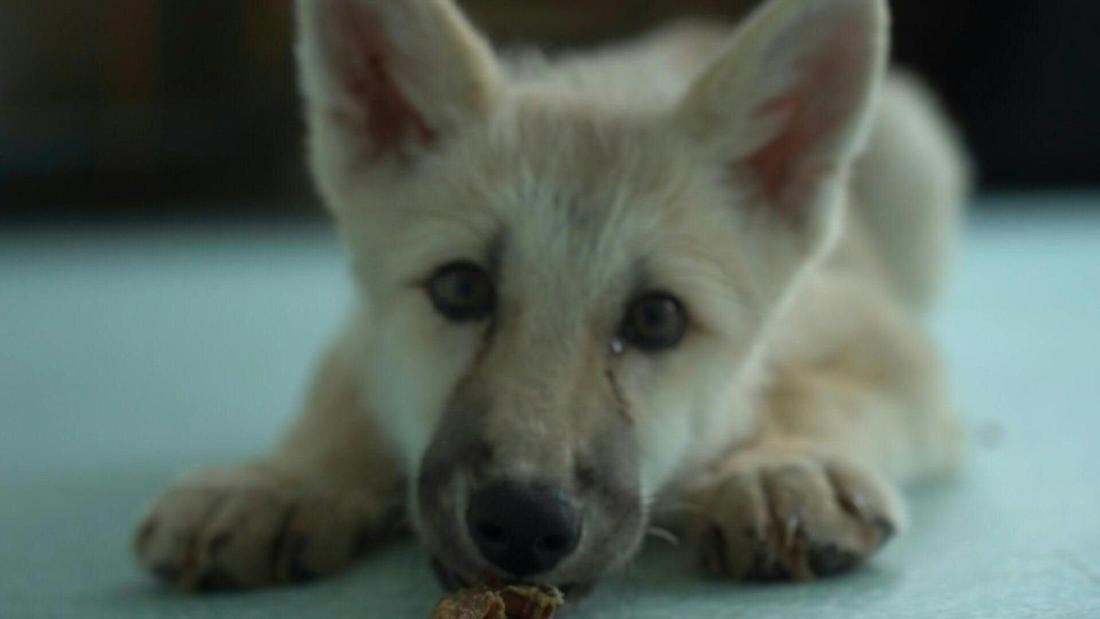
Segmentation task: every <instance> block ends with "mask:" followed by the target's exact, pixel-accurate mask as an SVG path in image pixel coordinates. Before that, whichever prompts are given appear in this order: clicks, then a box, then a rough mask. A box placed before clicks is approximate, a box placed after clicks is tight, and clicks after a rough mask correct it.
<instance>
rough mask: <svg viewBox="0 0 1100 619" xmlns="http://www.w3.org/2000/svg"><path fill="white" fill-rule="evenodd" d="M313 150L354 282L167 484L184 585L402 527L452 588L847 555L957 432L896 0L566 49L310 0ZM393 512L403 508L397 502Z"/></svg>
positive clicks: (307, 560)
mask: <svg viewBox="0 0 1100 619" xmlns="http://www.w3.org/2000/svg"><path fill="white" fill-rule="evenodd" d="M298 23H299V35H298V36H299V38H298V48H297V54H298V61H299V65H300V71H301V91H302V93H303V97H304V101H305V109H306V117H307V119H308V125H309V161H310V165H311V168H312V172H313V175H314V178H315V179H316V183H317V186H318V188H319V191H320V194H321V196H322V197H323V199H324V202H325V204H326V205H327V207H328V209H329V210H330V211H331V213H332V215H333V218H334V220H335V223H336V226H337V228H338V230H339V233H340V237H341V238H342V240H343V242H344V243H345V244H346V247H347V250H348V252H349V253H350V255H351V257H352V260H353V263H354V272H355V280H356V284H357V286H358V290H359V296H358V302H357V304H356V306H355V307H354V308H353V309H352V311H351V312H350V315H349V318H348V320H347V325H346V328H345V329H344V330H343V331H342V332H341V333H339V335H338V336H337V337H336V338H335V340H334V342H333V343H332V345H331V347H330V348H329V352H328V353H327V356H326V358H325V360H324V362H323V363H322V364H321V366H320V369H319V370H318V374H317V377H316V380H315V384H314V386H313V389H312V392H311V395H310V396H309V398H308V402H307V404H306V407H305V411H304V413H303V414H302V416H301V418H300V419H299V420H298V421H297V423H296V424H295V425H294V426H293V427H292V428H291V429H290V431H289V433H288V434H287V435H286V438H285V440H284V442H283V443H282V444H281V446H279V447H278V449H276V450H275V452H274V453H272V454H270V455H268V456H266V457H263V458H260V459H258V460H256V461H253V462H250V463H247V464H244V465H242V466H240V467H237V468H230V469H224V470H212V471H207V472H203V473H199V474H196V475H194V476H192V477H190V478H187V479H184V480H182V481H181V482H179V483H177V484H176V485H174V486H173V487H172V488H171V489H169V491H168V492H167V493H166V494H165V495H164V496H163V497H162V498H161V499H160V500H159V501H158V502H157V503H156V504H155V505H154V507H153V508H152V510H151V512H150V514H149V516H148V517H147V519H146V520H145V521H144V523H143V524H142V526H141V527H140V529H139V531H138V535H137V539H136V546H137V552H138V555H139V557H140V561H141V563H142V564H143V565H145V566H146V567H147V568H148V569H150V570H152V571H153V572H155V573H156V574H158V575H160V576H161V577H162V578H165V579H167V580H169V581H172V582H174V583H176V584H178V585H181V586H185V587H189V588H199V589H205V588H225V587H256V586H264V585H273V584H281V583H285V582H290V581H296V580H301V579H308V578H312V577H316V576H321V575H325V574H329V573H332V572H335V571H337V570H340V569H342V568H344V567H345V566H347V565H349V564H350V563H351V562H353V561H354V560H356V559H358V558H359V557H361V556H362V555H363V554H364V553H365V552H366V551H367V550H369V549H370V548H371V547H373V546H374V545H375V544H377V543H379V542H381V541H382V540H384V539H385V538H386V537H387V536H390V535H391V534H394V532H395V531H401V530H407V529H411V530H412V531H413V532H414V533H415V535H416V536H417V537H418V539H419V541H420V543H421V545H422V546H423V548H424V551H425V552H426V555H427V556H428V557H430V558H431V561H432V563H433V565H434V566H435V568H436V572H437V573H438V574H439V577H440V579H441V581H442V582H443V583H444V584H445V585H446V586H450V587H457V586H463V585H468V584H473V583H477V582H481V581H484V580H490V579H492V580H509V581H511V580H518V581H527V582H535V583H546V584H554V585H559V586H562V587H564V588H566V589H567V590H568V589H572V590H573V591H583V590H584V589H586V588H588V587H590V586H591V585H592V584H594V583H595V582H596V581H598V580H599V579H600V578H601V577H603V576H604V575H606V574H608V573H609V572H611V571H613V570H615V569H616V568H619V567H620V566H622V565H623V564H624V563H626V562H627V561H629V560H630V559H631V557H632V556H633V555H634V554H635V552H636V551H637V550H638V548H639V546H640V545H641V543H642V540H643V538H644V536H645V535H646V533H647V532H648V531H653V530H658V529H659V530H664V531H671V532H673V533H674V534H676V535H679V536H680V537H682V538H684V539H685V540H691V541H692V543H691V544H685V551H689V550H688V549H690V551H691V552H697V553H699V554H700V560H701V562H702V564H703V565H705V566H706V567H708V568H709V569H711V570H713V571H715V572H717V573H720V574H722V575H724V576H727V577H729V578H734V579H773V578H779V579H783V578H793V579H807V578H814V577H822V576H827V575H830V574H834V573H837V572H840V571H843V570H847V569H849V568H852V567H853V566H856V565H858V564H860V563H861V562H862V561H864V560H865V559H867V558H868V557H869V556H870V555H872V554H873V553H874V552H875V551H876V550H878V549H879V548H881V547H882V545H883V544H884V543H886V541H887V540H888V539H889V538H890V537H891V535H892V534H894V533H895V532H897V531H898V530H899V529H900V528H901V527H902V526H903V524H904V522H905V516H904V510H903V507H902V502H901V500H900V498H899V495H898V492H897V490H896V488H897V485H898V484H900V483H903V482H906V481H910V480H914V479H916V478H921V477H926V476H930V475H937V474H941V473H944V472H947V471H949V470H950V469H951V468H952V467H953V466H955V465H956V462H957V460H958V454H959V451H960V449H959V448H960V432H959V425H958V423H957V421H956V418H955V417H954V415H953V413H952V410H951V408H950V406H949V403H948V397H947V393H946V389H945V385H944V377H943V372H942V368H941V366H940V364H939V363H938V361H937V359H936V354H935V353H934V351H933V349H932V348H931V347H930V345H929V342H928V341H927V339H926V337H925V335H924V334H923V329H922V325H921V317H922V315H923V314H924V312H925V311H926V310H927V309H928V308H929V306H930V305H931V304H932V303H933V302H934V301H935V299H936V296H937V291H938V289H939V287H940V283H941V279H942V272H943V270H944V266H945V263H946V259H947V256H948V254H949V253H950V249H951V245H952V239H953V236H954V234H955V227H956V220H957V216H958V211H959V208H960V203H961V202H962V201H963V200H964V198H965V193H966V186H967V177H966V173H965V165H964V161H963V157H962V155H961V152H960V149H959V148H958V146H957V144H956V141H955V140H954V138H953V136H952V133H951V131H950V129H949V127H948V126H947V125H946V123H945V122H944V121H943V120H942V119H941V117H940V115H939V114H938V112H937V111H936V107H935V105H934V104H933V103H932V102H931V99H930V98H929V97H928V96H927V94H926V93H925V92H924V91H923V89H922V88H921V87H920V86H919V85H918V84H917V83H916V82H914V81H913V80H911V79H908V78H904V77H902V76H898V75H893V74H890V73H889V72H888V71H887V68H886V64H887V62H886V59H887V51H888V17H887V10H886V2H885V1H884V0H814V1H812V2H809V1H806V0H773V1H771V2H770V3H768V4H766V5H765V6H763V7H762V8H761V9H760V10H758V11H757V12H755V13H754V14H752V15H751V16H750V17H749V18H748V19H747V20H746V21H745V22H744V23H743V24H741V25H740V26H739V27H737V28H736V29H735V30H727V29H725V28H723V27H720V26H718V25H716V24H707V23H681V24H678V25H674V26H671V27H669V28H666V29H664V30H660V31H658V32H655V33H653V34H650V35H649V36H647V37H644V38H642V39H640V40H638V41H635V42H632V43H629V44H625V45H621V46H616V47H611V48H608V49H602V50H598V51H595V52H589V53H578V54H575V55H562V56H560V57H555V58H542V57H533V56H532V55H531V54H529V53H528V54H523V55H522V56H519V55H517V56H515V57H508V56H506V55H499V54H495V53H494V52H493V50H492V49H491V48H490V46H489V45H488V44H487V43H486V41H485V40H484V39H483V38H482V37H481V36H479V34H478V33H477V32H476V31H475V30H474V29H473V28H472V27H471V26H470V24H469V23H467V21H466V20H465V19H464V18H463V16H462V15H461V14H460V12H459V11H458V9H457V8H456V7H455V5H454V4H452V2H450V1H449V0H404V1H396V0H300V1H299V3H298ZM406 525H407V526H406Z"/></svg>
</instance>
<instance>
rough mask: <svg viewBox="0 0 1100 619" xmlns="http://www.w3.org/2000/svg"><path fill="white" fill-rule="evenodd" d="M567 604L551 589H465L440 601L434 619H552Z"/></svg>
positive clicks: (434, 612)
mask: <svg viewBox="0 0 1100 619" xmlns="http://www.w3.org/2000/svg"><path fill="white" fill-rule="evenodd" d="M564 603H565V598H564V597H563V596H562V594H561V591H558V590H557V589H554V588H552V587H534V586H528V585H509V586H506V587H502V588H499V589H486V588H481V589H464V590H462V591H458V592H455V593H452V594H451V595H448V596H447V597H445V598H443V599H442V600H440V602H439V604H437V605H436V607H435V610H434V611H432V616H431V619H553V617H554V613H555V612H556V611H557V610H558V609H559V608H561V606H562V604H564Z"/></svg>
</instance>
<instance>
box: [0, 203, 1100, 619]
mask: <svg viewBox="0 0 1100 619" xmlns="http://www.w3.org/2000/svg"><path fill="white" fill-rule="evenodd" d="M1030 200H1031V201H1032V202H1040V204H1034V205H1033V206H1035V207H1036V208H1034V209H1031V210H1026V211H1025V210H1020V209H1008V210H1007V211H1005V212H998V213H990V214H982V215H979V216H976V217H975V220H974V221H973V222H972V225H971V226H970V228H969V229H968V232H967V234H966V239H965V244H964V250H963V252H962V255H961V257H960V261H959V262H960V264H959V270H958V272H957V276H956V278H955V280H954V285H953V290H952V292H951V294H950V295H949V298H948V300H947V303H946V304H945V306H944V308H943V310H942V311H941V312H940V313H939V315H938V317H937V319H936V331H937V332H938V333H939V334H940V339H941V340H942V341H943V343H944V347H945V349H946V353H947V356H948V358H949V359H950V363H951V366H952V368H953V374H954V378H955V381H956V384H957V393H956V399H957V401H958V403H959V406H960V408H961V410H962V411H963V414H964V416H965V418H966V420H967V422H968V424H969V425H970V427H971V429H972V432H971V433H972V437H973V440H972V443H973V453H972V456H971V459H970V465H969V468H968V469H967V470H966V472H965V473H964V475H963V476H962V477H961V478H960V479H958V480H956V481H954V482H952V483H947V484H939V485H936V486H933V487H926V488H920V489H915V490H913V491H911V492H910V496H911V497H912V499H913V501H912V516H913V517H912V522H913V524H912V527H911V529H910V531H909V532H908V533H907V534H906V535H905V536H903V537H902V538H900V539H899V540H897V541H896V542H894V543H893V544H892V545H891V546H890V547H889V548H888V549H887V550H886V551H885V552H884V553H883V554H882V555H881V556H879V557H878V558H876V559H875V560H874V561H873V562H872V563H871V564H870V565H869V566H868V567H867V568H866V569H864V570H862V571H860V572H858V573H855V574H852V575H850V576H847V577H843V578H839V579H836V580H831V581H825V582H819V583H813V584H809V585H781V586H745V585H732V584H727V583H721V582H715V581H712V580H707V579H705V578H703V577H701V576H700V575H699V574H698V572H696V571H695V570H694V567H693V562H692V561H691V559H690V557H684V556H683V555H682V553H679V552H677V551H676V550H674V549H671V548H668V547H667V546H666V545H665V544H663V543H662V542H660V541H658V540H654V541H653V542H651V544H650V546H652V547H653V548H651V549H650V550H649V551H647V553H646V554H645V556H644V558H643V559H642V560H640V561H639V562H638V563H637V564H636V565H635V566H634V567H632V568H631V569H630V570H628V571H627V572H626V573H625V574H622V575H620V576H617V577H615V578H613V579H611V580H610V581H608V582H607V583H605V584H604V586H603V587H602V588H601V589H599V590H598V591H597V593H596V594H594V596H593V597H592V598H590V599H589V600H587V601H586V602H585V604H584V605H583V606H582V607H580V608H579V609H578V610H577V611H576V612H573V613H570V614H569V615H568V616H569V617H576V618H578V619H585V618H587V619H597V618H615V617H632V618H639V619H647V618H658V617H660V618H681V617H682V618H691V619H694V618H696V617H698V618H704V617H708V618H709V617H754V618H759V617H777V618H784V619H786V618H791V617H799V618H816V617H846V618H847V617H852V618H861V617H868V618H870V617H891V618H906V617H937V618H938V617H952V618H953V617H962V618H970V617H973V618H979V617H980V618H988V617H1043V618H1047V619H1053V618H1062V617H1065V618H1081V619H1087V618H1096V617H1100V463H1098V458H1100V208H1095V207H1097V206H1100V205H1097V204H1096V203H1097V202H1100V198H1095V197H1087V198H1076V199H1074V200H1068V201H1067V200H1059V199H1054V198H1032V199H1030ZM1017 201H1018V202H1027V201H1028V200H1027V199H1020V200H1017ZM1086 202H1089V203H1092V206H1093V207H1094V208H1092V209H1091V213H1089V212H1086V211H1084V210H1081V209H1080V208H1079V207H1081V206H1084V205H1085V203H1086ZM1075 206H1076V208H1075ZM349 296H350V292H349V286H348V280H347V277H346V275H345V269H344V267H343V258H342V255H341V253H340V251H339V249H338V248H337V247H336V246H335V244H334V242H333V240H332V237H331V235H330V234H329V233H328V232H327V230H325V229H324V228H321V227H318V226H306V227H293V226H289V225H274V224H273V225H268V226H258V227H245V226H229V227H225V226H222V227H194V226H191V227H188V226H169V225H160V226H157V227H153V226H146V227H141V228H133V229H127V230H117V229H107V228H104V229H101V230H98V231H97V230H80V229H74V230H73V231H71V232H60V231H58V232H49V233H43V232H34V233H31V232H19V231H16V230H6V231H0V420H2V422H3V425H2V426H0V617H153V616H157V617H234V618H239V617H263V618H265V619H269V618H274V617H296V618H297V617H330V616H331V617H364V618H390V617H393V618H402V617H411V618H426V617H427V614H428V610H429V609H430V607H431V605H432V603H433V601H434V599H435V598H436V597H437V595H438V590H437V587H436V585H435V583H434V581H433V579H432V577H431V575H430V571H429V569H428V566H427V563H426V561H425V559H424V557H423V556H422V555H420V554H419V553H417V552H416V551H415V549H414V548H413V547H412V545H411V544H410V543H406V544H399V545H396V546H393V547H390V548H387V549H384V550H382V551H381V552H380V553H379V554H377V555H375V556H373V557H372V558H371V559H370V560H368V561H367V562H366V563H364V564H363V565H362V566H361V567H360V568H358V569H356V570H355V571H353V572H352V573H349V574H347V575H344V576H342V577H338V578H336V579H333V580H330V581H327V582H322V583H319V584H317V585H313V586H309V587H303V588H296V589H286V590H277V591H263V592H258V593H249V594H233V595H218V596H207V597H188V596H183V595H179V594H176V593H173V592H170V591H167V590H164V589H162V588H160V587H158V586H157V585H155V584H154V583H152V582H151V581H150V580H149V579H147V578H146V577H145V576H144V575H143V574H141V573H140V572H139V571H138V570H137V569H136V568H135V567H134V564H133V562H132V559H131V557H130V554H129V538H130V529H131V526H132V525H133V523H134V521H135V519H136V518H137V517H138V515H139V514H140V512H141V511H142V509H143V507H144V505H145V504H146V502H147V501H149V500H151V499H152V498H153V497H154V496H155V495H156V494H157V492H158V491H159V490H160V488H161V487H162V486H163V485H164V484H165V483H167V482H168V481H169V480H171V479H172V478H173V477H174V476H175V475H177V474H179V473H181V472H183V471H186V470H188V469H190V468H194V467H199V466H206V465H210V464H211V463H215V462H229V461H233V460H236V459H240V458H243V457H247V456H248V455H251V454H254V453H257V452H260V451H261V450H263V449H264V448H265V447H266V446H268V445H270V444H271V442H272V441H273V440H274V439H275V437H276V436H277V435H278V432H279V429H280V427H281V426H282V425H283V424H284V423H285V422H286V421H287V419H288V418H289V417H290V416H291V415H292V414H293V412H294V408H295V404H296V402H297V401H298V399H299V397H300V393H301V390H302V387H303V384H304V382H305V381H306V379H307V376H308V372H309V368H310V365H311V363H312V359H313V358H314V356H315V354H316V353H317V352H318V350H319V349H320V347H321V345H322V343H323V341H324V338H325V337H326V335H327V334H329V333H331V332H332V330H333V328H334V327H335V325H336V323H337V322H338V321H339V319H340V317H341V312H342V310H343V308H344V307H345V303H346V302H347V299H348V298H349Z"/></svg>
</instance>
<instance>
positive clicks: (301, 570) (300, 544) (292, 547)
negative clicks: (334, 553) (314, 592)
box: [286, 535, 320, 583]
mask: <svg viewBox="0 0 1100 619" xmlns="http://www.w3.org/2000/svg"><path fill="white" fill-rule="evenodd" d="M308 545H309V543H308V541H307V540H306V538H305V536H304V535H295V536H293V537H291V538H290V540H289V542H288V545H287V548H286V553H287V554H286V557H287V578H288V579H289V580H290V582H299V583H305V582H310V581H313V580H317V578H318V577H319V576H320V574H318V573H317V572H315V571H314V570H312V569H310V568H309V567H307V566H306V558H305V555H306V548H307V546H308Z"/></svg>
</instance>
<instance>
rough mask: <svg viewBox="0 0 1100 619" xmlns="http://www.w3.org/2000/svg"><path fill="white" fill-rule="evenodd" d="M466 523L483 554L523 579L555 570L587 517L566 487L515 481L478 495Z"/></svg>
mask: <svg viewBox="0 0 1100 619" xmlns="http://www.w3.org/2000/svg"><path fill="white" fill-rule="evenodd" d="M466 526H467V527H468V528H469V529H470V535H471V536H472V537H473V538H474V542H475V543H477V547H478V549H479V550H481V554H482V555H484V556H485V558H486V559H488V560H489V561H491V562H492V563H493V564H494V565H496V566H497V567H500V568H502V569H504V570H506V571H508V573H510V574H512V575H513V576H517V577H523V576H530V575H531V574H538V573H540V572H545V571H547V570H550V569H551V568H553V567H554V566H555V565H557V564H558V563H560V562H561V560H562V559H564V558H565V557H567V556H569V554H570V553H572V552H573V550H575V549H576V548H577V542H579V541H580V536H581V516H580V514H579V513H578V512H577V510H576V508H574V507H573V506H572V505H571V504H570V503H569V501H568V499H567V498H566V496H565V494H564V493H563V492H562V491H560V490H556V489H554V488H547V487H541V486H530V485H524V484H518V483H512V482H503V483H497V484H494V485H491V486H489V487H487V488H485V489H484V490H481V491H479V492H477V493H476V494H474V495H473V497H471V499H470V509H469V511H467V512H466Z"/></svg>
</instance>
